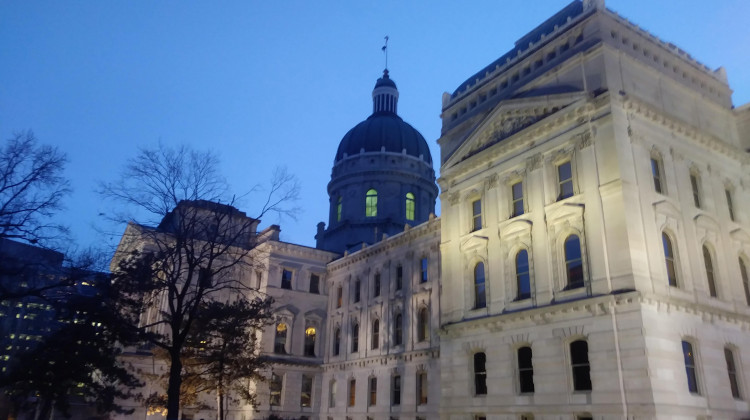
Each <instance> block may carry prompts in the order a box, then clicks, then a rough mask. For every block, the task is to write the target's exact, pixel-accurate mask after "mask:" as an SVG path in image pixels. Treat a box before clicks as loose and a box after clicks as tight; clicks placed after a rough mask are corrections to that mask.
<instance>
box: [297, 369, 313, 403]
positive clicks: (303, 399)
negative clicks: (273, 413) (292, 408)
mask: <svg viewBox="0 0 750 420" xmlns="http://www.w3.org/2000/svg"><path fill="white" fill-rule="evenodd" d="M312 388H313V378H312V376H308V375H302V390H301V392H300V400H299V405H301V406H302V407H311V406H312Z"/></svg>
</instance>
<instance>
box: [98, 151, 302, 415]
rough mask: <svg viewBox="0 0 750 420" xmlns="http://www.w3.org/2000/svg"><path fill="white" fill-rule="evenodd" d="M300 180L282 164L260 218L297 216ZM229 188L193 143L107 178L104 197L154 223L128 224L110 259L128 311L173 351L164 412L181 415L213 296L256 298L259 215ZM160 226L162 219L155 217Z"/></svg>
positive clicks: (145, 157)
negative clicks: (188, 359)
mask: <svg viewBox="0 0 750 420" xmlns="http://www.w3.org/2000/svg"><path fill="white" fill-rule="evenodd" d="M298 188H299V187H298V185H297V183H296V179H295V178H294V177H292V176H290V175H288V174H287V173H286V172H285V171H277V172H276V173H275V175H274V178H273V180H272V182H271V187H270V189H268V190H266V193H267V196H266V197H265V198H264V199H263V204H262V205H260V207H261V210H260V216H262V215H264V214H267V213H268V212H279V213H282V214H287V215H290V214H293V212H294V208H293V207H289V202H290V201H292V200H294V199H295V198H296V197H297V195H298ZM227 191H228V188H227V185H226V182H225V181H224V179H223V178H222V177H221V176H220V174H219V171H218V159H217V158H216V156H215V155H214V154H212V153H210V152H198V151H194V150H191V149H189V148H187V147H181V148H178V149H171V148H168V147H165V146H161V145H160V146H159V147H158V148H155V149H141V150H140V151H139V153H138V155H137V156H136V157H135V158H133V159H131V160H130V161H129V162H128V164H127V165H126V166H125V169H124V171H123V173H122V174H121V176H120V177H119V180H118V181H116V182H114V183H110V184H103V185H102V186H101V193H102V194H103V195H104V197H106V198H112V199H115V200H116V201H117V202H120V203H124V204H127V205H129V207H130V208H131V209H132V210H135V211H136V213H135V214H138V215H140V216H141V218H142V219H143V220H147V221H150V223H138V220H139V219H137V218H133V220H135V221H134V222H130V223H129V224H128V227H127V229H126V232H125V235H124V236H123V238H122V240H121V241H120V246H119V247H118V250H117V252H116V254H115V257H114V259H113V263H112V271H113V279H114V281H113V283H114V288H115V289H118V290H119V293H120V296H121V299H120V301H119V302H120V303H119V304H120V305H121V307H122V310H123V312H125V313H129V314H130V317H131V320H132V322H133V323H134V324H137V325H134V326H135V327H137V328H138V329H139V330H140V331H141V332H143V333H144V334H145V337H146V339H147V340H148V341H149V342H150V343H151V344H152V345H154V346H157V347H159V348H161V349H163V350H164V351H165V352H166V353H167V354H168V361H169V380H168V385H167V419H169V420H172V419H177V418H178V415H179V408H180V387H181V383H182V378H183V376H182V374H183V361H184V357H185V355H186V353H187V352H186V350H187V349H186V347H187V346H188V345H189V342H190V339H191V338H192V337H191V334H194V331H195V329H194V328H193V326H194V324H195V322H196V318H197V317H198V315H199V313H200V308H201V307H202V306H204V305H206V304H207V303H208V302H211V301H214V300H218V299H221V300H226V299H233V300H236V299H246V300H248V301H252V300H255V299H257V298H261V299H262V298H263V297H261V296H257V295H256V294H255V292H254V291H253V290H251V289H250V288H249V287H248V286H247V284H246V282H245V281H244V279H243V273H247V272H250V271H249V270H248V267H249V266H252V265H253V264H254V261H253V258H252V255H251V252H252V249H253V248H254V247H255V245H256V244H257V240H258V238H257V232H256V228H257V225H258V223H259V217H260V216H258V217H255V218H253V217H248V216H247V215H246V214H245V213H243V212H241V211H239V210H238V209H236V208H235V207H234V201H233V199H226V198H225V197H226V196H227ZM155 219H156V220H159V221H158V224H156V220H155Z"/></svg>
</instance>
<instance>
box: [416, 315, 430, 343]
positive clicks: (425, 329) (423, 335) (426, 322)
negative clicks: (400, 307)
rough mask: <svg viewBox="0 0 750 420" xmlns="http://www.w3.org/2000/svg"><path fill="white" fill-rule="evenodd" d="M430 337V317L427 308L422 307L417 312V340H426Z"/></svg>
mask: <svg viewBox="0 0 750 420" xmlns="http://www.w3.org/2000/svg"><path fill="white" fill-rule="evenodd" d="M429 337H430V319H429V312H428V311H427V308H421V309H420V310H419V313H418V314H417V341H425V340H427V339H428V338H429Z"/></svg>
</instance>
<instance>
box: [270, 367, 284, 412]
mask: <svg viewBox="0 0 750 420" xmlns="http://www.w3.org/2000/svg"><path fill="white" fill-rule="evenodd" d="M277 385H278V386H277ZM268 392H269V396H268V405H269V406H271V407H279V406H281V397H282V395H283V394H284V374H281V375H277V374H276V372H271V379H270V380H269V381H268Z"/></svg>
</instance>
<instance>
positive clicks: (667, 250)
mask: <svg viewBox="0 0 750 420" xmlns="http://www.w3.org/2000/svg"><path fill="white" fill-rule="evenodd" d="M661 241H662V252H663V253H664V263H665V265H666V269H667V271H666V274H667V284H668V285H669V286H671V287H677V288H679V287H680V276H679V273H678V272H677V266H678V258H677V253H676V252H675V247H674V241H672V236H671V235H670V234H668V233H667V232H666V231H662V232H661ZM670 270H671V272H672V274H671V276H670Z"/></svg>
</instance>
